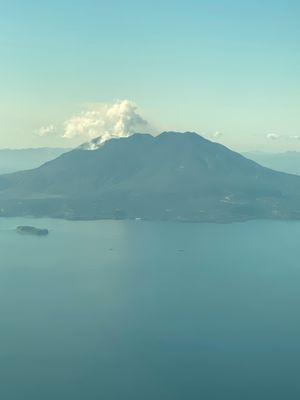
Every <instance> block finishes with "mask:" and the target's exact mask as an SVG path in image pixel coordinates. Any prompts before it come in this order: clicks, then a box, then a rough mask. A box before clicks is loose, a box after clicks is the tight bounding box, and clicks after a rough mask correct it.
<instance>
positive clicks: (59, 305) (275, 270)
mask: <svg viewBox="0 0 300 400" xmlns="http://www.w3.org/2000/svg"><path fill="white" fill-rule="evenodd" d="M22 224H26V225H34V226H37V227H41V228H44V227H45V228H49V229H50V235H49V236H48V237H35V236H23V235H18V234H17V233H15V232H14V228H15V227H16V226H17V225H22ZM299 242H300V223H291V222H289V223H288V222H264V221H261V222H249V223H241V224H229V225H216V224H180V223H178V224H177V223H152V222H124V221H97V222H68V221H62V220H46V219H43V220H30V219H19V218H18V219H0V257H1V263H0V264H1V265H0V316H1V320H0V321H1V322H0V397H1V399H4V400H50V399H51V400H79V399H80V400H96V399H97V400H99V399H103V400H121V399H122V400H154V399H155V400H177V399H178V400H179V399H180V400H194V399H195V400H199V399H203V400H212V399H213V400H219V399H222V400H224V399H225V400H227V399H228V400H235V399H238V400H241V399H243V400H244V399H255V400H260V399H263V400H266V399H270V400H274V399H288V400H293V399H299V398H300V379H299V367H300V316H299V305H300V263H299V260H300V247H299Z"/></svg>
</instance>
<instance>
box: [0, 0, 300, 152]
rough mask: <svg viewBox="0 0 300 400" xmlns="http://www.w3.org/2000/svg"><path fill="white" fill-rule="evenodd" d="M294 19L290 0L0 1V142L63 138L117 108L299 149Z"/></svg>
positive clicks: (72, 137)
mask: <svg viewBox="0 0 300 400" xmlns="http://www.w3.org/2000/svg"><path fill="white" fill-rule="evenodd" d="M299 19H300V2H299V1H298V0H297V1H291V0H285V1H276V0H269V1H266V0H265V1H264V0H260V1H255V0H251V1H241V0H232V1H230V0H223V1H222V0H220V1H213V0H207V1H201V0H197V1H196V0H195V1H192V0H185V1H183V0H181V1H176V0H172V1H169V0H165V1H164V0H160V1H157V0H152V1H146V0H143V1H142V0H139V1H137V0H129V1H127V0H119V1H116V0H115V1H114V0H110V1H107V0H106V1H101V0H85V1H83V0H76V1H74V0H72V1H71V0H70V1H69V0H51V1H38V0H35V1H33V0H26V1H24V0H10V1H9V2H8V1H1V0H0V60H1V62H0V76H1V87H0V147H29V146H48V145H51V146H54V145H57V146H72V145H75V144H77V143H79V142H80V141H84V140H83V139H84V136H86V137H88V136H92V135H93V134H94V133H95V131H97V129H98V128H99V129H100V130H101V129H102V130H103V129H108V130H111V129H114V126H115V125H114V122H116V124H117V125H118V129H122V127H123V125H122V124H123V122H124V120H125V119H126V118H127V115H128V114H126V113H127V111H128V107H129V109H130V110H129V113H131V112H132V113H133V114H134V118H137V120H138V123H139V124H140V125H143V123H144V122H145V120H146V121H148V124H146V123H145V124H144V130H150V131H151V130H153V131H161V130H184V131H186V130H193V131H198V132H200V133H201V132H203V133H205V134H206V135H207V136H208V137H216V140H219V141H221V142H223V143H225V144H227V145H229V146H231V147H233V148H235V149H238V150H250V149H256V150H271V151H274V150H285V149H295V150H300V118H299V117H298V115H299V100H300V79H299V76H300V51H299V50H300V49H299V47H300V24H299ZM125 99H127V100H130V101H132V102H134V103H135V104H136V106H137V107H138V108H135V106H134V105H132V103H130V102H125V103H124V102H123V103H122V102H117V101H118V100H125ZM123 106H124V107H125V111H124V107H123ZM122 107H123V108H122ZM122 110H123V111H122ZM107 113H108V114H109V115H110V117H109V118H110V119H109V121H108V122H107V120H106V119H105V118H106V117H107ZM117 113H123V114H122V116H123V117H122V118H123V119H122V118H121V119H118V118H116V114H117ZM124 113H125V114H124ZM124 115H125V116H124ZM130 115H131V114H130ZM78 125H80V128H79V131H78V135H76V134H74V132H75V131H76V129H77V126H78ZM133 126H134V124H133V125H132V126H131V129H133ZM91 127H92V128H93V129H90V128H91ZM216 132H219V133H218V134H215V133H216ZM62 135H64V136H65V138H62V137H61V136H62ZM298 137H299V138H298Z"/></svg>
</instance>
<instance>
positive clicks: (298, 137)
mask: <svg viewBox="0 0 300 400" xmlns="http://www.w3.org/2000/svg"><path fill="white" fill-rule="evenodd" d="M290 139H295V140H300V136H299V135H295V136H290Z"/></svg>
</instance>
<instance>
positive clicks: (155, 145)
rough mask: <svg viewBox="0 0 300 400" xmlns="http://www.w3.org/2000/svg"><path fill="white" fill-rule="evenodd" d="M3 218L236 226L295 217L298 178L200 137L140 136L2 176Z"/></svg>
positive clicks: (299, 200) (299, 209) (299, 203)
mask: <svg viewBox="0 0 300 400" xmlns="http://www.w3.org/2000/svg"><path fill="white" fill-rule="evenodd" d="M0 208H1V212H2V215H6V216H11V215H36V216H52V217H64V218H74V219H96V218H145V219H164V220H165V219H167V220H190V221H235V220H244V219H250V218H298V217H299V216H300V177H297V176H294V175H288V174H284V173H280V172H276V171H272V170H269V169H267V168H264V167H261V166H260V165H258V164H256V163H255V162H253V161H250V160H248V159H247V158H245V157H243V156H241V155H240V154H238V153H235V152H233V151H230V150H229V149H227V148H226V147H224V146H222V145H220V144H216V143H213V142H210V141H208V140H206V139H204V138H202V137H201V136H199V135H197V134H195V133H190V132H187V133H176V132H165V133H162V134H160V135H159V136H157V137H153V136H151V135H142V134H135V135H133V136H131V137H128V138H122V139H112V140H109V141H107V142H105V143H104V144H103V145H102V146H101V147H100V148H99V149H97V150H94V151H88V150H83V149H76V150H73V151H71V152H69V153H65V154H63V155H61V156H60V157H58V158H57V159H55V160H53V161H50V162H47V163H46V164H44V165H42V166H41V167H40V168H37V169H35V170H31V171H24V172H19V173H15V174H10V175H4V176H1V177H0Z"/></svg>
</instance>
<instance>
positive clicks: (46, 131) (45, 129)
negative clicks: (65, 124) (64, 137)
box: [37, 125, 56, 136]
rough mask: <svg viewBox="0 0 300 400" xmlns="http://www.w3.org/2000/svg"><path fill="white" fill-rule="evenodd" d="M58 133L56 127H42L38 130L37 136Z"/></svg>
mask: <svg viewBox="0 0 300 400" xmlns="http://www.w3.org/2000/svg"><path fill="white" fill-rule="evenodd" d="M55 132H56V128H55V126H54V125H48V126H41V127H40V128H39V129H38V130H37V134H38V135H39V136H47V135H49V134H51V133H55Z"/></svg>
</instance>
